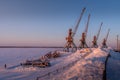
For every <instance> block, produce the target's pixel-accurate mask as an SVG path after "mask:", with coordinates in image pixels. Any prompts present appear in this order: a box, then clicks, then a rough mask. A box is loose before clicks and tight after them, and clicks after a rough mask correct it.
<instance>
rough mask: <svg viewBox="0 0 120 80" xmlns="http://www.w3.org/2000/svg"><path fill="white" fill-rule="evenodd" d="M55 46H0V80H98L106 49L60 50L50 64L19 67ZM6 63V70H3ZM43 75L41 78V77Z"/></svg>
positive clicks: (103, 66)
mask: <svg viewBox="0 0 120 80" xmlns="http://www.w3.org/2000/svg"><path fill="white" fill-rule="evenodd" d="M54 50H56V49H53V48H51V49H44V48H42V49H41V48H37V49H35V48H34V49H32V48H30V49H26V48H25V49H24V48H23V49H21V48H16V49H12V48H11V49H6V48H5V49H0V80H36V79H37V77H38V79H39V80H75V78H76V79H78V80H93V79H94V80H102V79H101V78H102V77H103V75H102V74H103V71H104V68H105V65H104V63H105V60H106V57H107V56H108V53H109V49H106V50H105V49H100V48H97V49H95V48H93V49H81V50H77V51H76V52H75V53H71V52H69V53H68V52H61V51H60V53H61V57H59V58H56V59H51V61H50V62H51V65H52V66H51V67H46V68H37V67H21V66H20V65H19V64H20V63H21V62H23V61H25V60H26V59H38V58H40V56H42V55H44V54H45V53H48V52H50V51H54ZM4 64H7V69H4ZM42 76H44V77H42Z"/></svg>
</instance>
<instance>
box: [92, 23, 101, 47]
mask: <svg viewBox="0 0 120 80" xmlns="http://www.w3.org/2000/svg"><path fill="white" fill-rule="evenodd" d="M102 24H103V23H102V22H101V24H100V28H99V30H98V33H97V35H95V36H94V37H93V41H92V47H93V48H97V47H98V44H97V40H98V38H99V35H100V31H101V27H102Z"/></svg>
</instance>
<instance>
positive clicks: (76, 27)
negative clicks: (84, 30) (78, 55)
mask: <svg viewBox="0 0 120 80" xmlns="http://www.w3.org/2000/svg"><path fill="white" fill-rule="evenodd" d="M85 9H86V8H83V9H82V12H81V14H80V17H79V19H78V21H77V24H76V25H75V28H74V30H73V34H72V37H74V36H75V34H76V32H77V29H78V26H79V23H80V21H81V19H82V16H83V14H84V12H85Z"/></svg>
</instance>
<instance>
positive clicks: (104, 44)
mask: <svg viewBox="0 0 120 80" xmlns="http://www.w3.org/2000/svg"><path fill="white" fill-rule="evenodd" d="M109 32H110V29H108V33H107V35H106V37H105V38H104V39H103V43H102V48H107V47H108V46H107V44H106V42H107V39H108V36H109Z"/></svg>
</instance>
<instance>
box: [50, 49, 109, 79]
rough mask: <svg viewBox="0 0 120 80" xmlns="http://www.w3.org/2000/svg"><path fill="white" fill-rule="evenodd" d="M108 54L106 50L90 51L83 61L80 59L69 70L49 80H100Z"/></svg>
mask: <svg viewBox="0 0 120 80" xmlns="http://www.w3.org/2000/svg"><path fill="white" fill-rule="evenodd" d="M79 54H81V53H79ZM108 54H109V50H108V49H106V50H102V49H100V48H97V49H92V52H91V53H90V54H89V55H88V56H86V57H85V59H80V60H79V61H78V62H77V63H76V64H75V65H74V66H72V67H71V68H68V69H67V70H65V71H64V72H62V73H59V74H56V75H54V76H52V77H50V78H51V79H50V80H102V79H103V72H104V70H105V60H106V58H107V56H108ZM48 80H49V79H48Z"/></svg>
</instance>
